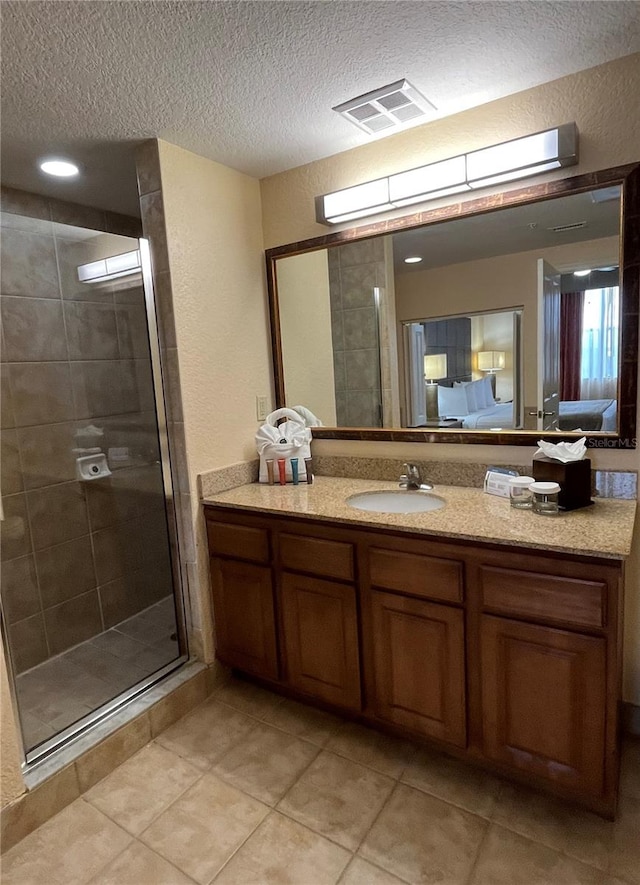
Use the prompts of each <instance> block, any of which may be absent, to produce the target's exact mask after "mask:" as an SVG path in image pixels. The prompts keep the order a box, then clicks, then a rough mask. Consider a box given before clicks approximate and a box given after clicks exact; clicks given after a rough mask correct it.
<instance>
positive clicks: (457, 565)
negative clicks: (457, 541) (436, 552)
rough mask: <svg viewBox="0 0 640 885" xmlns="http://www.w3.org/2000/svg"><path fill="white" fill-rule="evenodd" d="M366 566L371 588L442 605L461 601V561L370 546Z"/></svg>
mask: <svg viewBox="0 0 640 885" xmlns="http://www.w3.org/2000/svg"><path fill="white" fill-rule="evenodd" d="M369 567H370V572H371V583H372V585H373V586H374V587H382V588H384V589H385V590H398V591H400V592H401V593H409V594H411V595H412V596H420V597H423V598H425V599H435V600H440V601H442V602H462V599H463V590H462V563H461V562H455V561H454V560H451V559H438V558H437V557H435V556H421V555H419V554H416V553H402V552H401V551H399V550H383V549H381V548H379V547H374V548H372V549H371V550H370V552H369Z"/></svg>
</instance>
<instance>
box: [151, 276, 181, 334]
mask: <svg viewBox="0 0 640 885" xmlns="http://www.w3.org/2000/svg"><path fill="white" fill-rule="evenodd" d="M153 285H154V288H155V294H156V306H157V309H158V332H159V335H160V344H161V347H163V348H169V347H177V342H176V323H175V317H174V314H173V298H172V297H171V276H170V275H169V274H168V273H166V272H165V273H158V274H155V276H154V279H153Z"/></svg>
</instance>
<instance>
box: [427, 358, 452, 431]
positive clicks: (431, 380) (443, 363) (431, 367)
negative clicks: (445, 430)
mask: <svg viewBox="0 0 640 885" xmlns="http://www.w3.org/2000/svg"><path fill="white" fill-rule="evenodd" d="M446 377H447V355H446V353H429V354H426V355H425V358H424V382H425V389H426V391H427V421H438V420H439V418H440V413H439V410H438V379H439V378H446Z"/></svg>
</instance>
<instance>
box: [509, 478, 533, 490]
mask: <svg viewBox="0 0 640 885" xmlns="http://www.w3.org/2000/svg"><path fill="white" fill-rule="evenodd" d="M532 482H535V480H534V478H533V477H532V476H512V477H511V479H510V480H509V485H510V486H515V488H517V489H528V488H529V486H530V485H531V483H532Z"/></svg>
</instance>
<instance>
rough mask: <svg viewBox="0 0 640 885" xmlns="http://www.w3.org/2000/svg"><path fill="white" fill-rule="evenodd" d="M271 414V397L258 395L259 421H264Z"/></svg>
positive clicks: (257, 416) (257, 410)
mask: <svg viewBox="0 0 640 885" xmlns="http://www.w3.org/2000/svg"><path fill="white" fill-rule="evenodd" d="M268 414H269V397H267V396H257V397H256V418H257V419H258V421H264V419H265V418H266V417H267V415H268Z"/></svg>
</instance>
